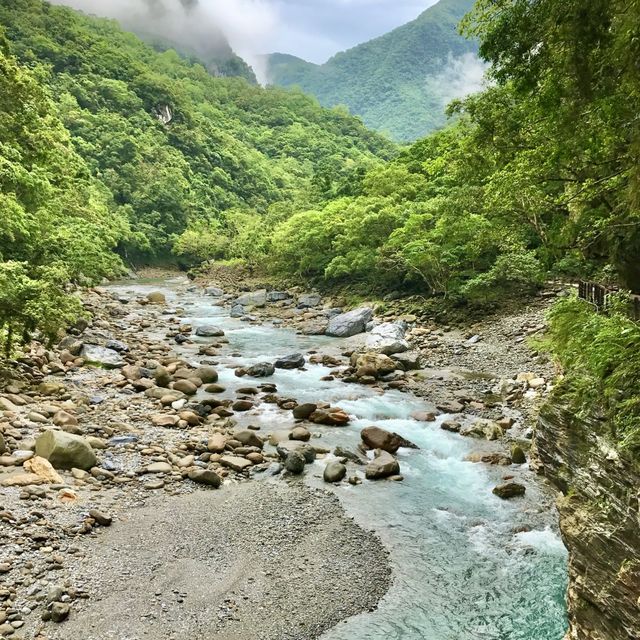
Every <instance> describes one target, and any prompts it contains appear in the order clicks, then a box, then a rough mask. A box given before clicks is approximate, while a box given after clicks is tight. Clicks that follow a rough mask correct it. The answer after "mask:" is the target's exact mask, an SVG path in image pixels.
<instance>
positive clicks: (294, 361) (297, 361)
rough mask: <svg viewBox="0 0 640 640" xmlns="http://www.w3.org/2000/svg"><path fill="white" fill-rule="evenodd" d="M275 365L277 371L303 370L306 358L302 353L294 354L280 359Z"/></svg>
mask: <svg viewBox="0 0 640 640" xmlns="http://www.w3.org/2000/svg"><path fill="white" fill-rule="evenodd" d="M274 365H275V368H276V369H302V367H304V365H305V361H304V356H303V355H302V354H301V353H293V354H291V355H289V356H284V357H282V358H278V359H277V360H276V361H275V363H274Z"/></svg>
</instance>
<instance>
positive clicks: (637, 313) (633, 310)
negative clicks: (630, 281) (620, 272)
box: [578, 280, 640, 321]
mask: <svg viewBox="0 0 640 640" xmlns="http://www.w3.org/2000/svg"><path fill="white" fill-rule="evenodd" d="M618 291H620V289H619V288H618V287H613V286H609V287H608V286H605V285H603V284H598V283H596V282H586V281H584V280H581V281H580V282H579V283H578V296H579V297H580V298H582V299H583V300H586V301H587V302H590V303H591V304H592V305H594V306H595V307H596V308H597V309H598V311H606V310H607V309H608V308H609V306H610V305H611V297H612V294H614V293H617V292H618ZM629 316H630V317H631V319H633V320H638V321H640V296H638V295H629Z"/></svg>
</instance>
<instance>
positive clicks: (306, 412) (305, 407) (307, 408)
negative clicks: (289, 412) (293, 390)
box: [293, 402, 318, 420]
mask: <svg viewBox="0 0 640 640" xmlns="http://www.w3.org/2000/svg"><path fill="white" fill-rule="evenodd" d="M317 408H318V405H317V404H313V403H311V402H305V403H304V404H299V405H298V406H297V407H294V409H293V417H294V418H295V419H296V420H306V419H307V418H308V417H309V416H310V415H311V414H312V413H313V412H314V411H315V410H316V409H317Z"/></svg>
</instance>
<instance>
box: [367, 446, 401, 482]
mask: <svg viewBox="0 0 640 640" xmlns="http://www.w3.org/2000/svg"><path fill="white" fill-rule="evenodd" d="M399 473H400V464H399V463H398V461H397V460H396V459H395V458H394V457H393V456H392V455H391V454H390V453H388V452H386V451H382V450H381V449H378V450H377V451H376V457H375V458H374V459H373V460H372V461H371V462H370V463H369V464H368V465H367V466H366V467H365V470H364V475H365V476H366V478H367V479H368V480H380V479H382V478H388V477H389V476H395V475H398V474H399Z"/></svg>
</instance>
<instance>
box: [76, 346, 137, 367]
mask: <svg viewBox="0 0 640 640" xmlns="http://www.w3.org/2000/svg"><path fill="white" fill-rule="evenodd" d="M80 356H81V357H82V358H84V359H85V361H86V362H88V363H89V364H94V365H97V366H99V367H104V368H105V369H120V368H121V367H124V365H125V364H126V362H125V361H124V360H123V359H122V357H121V356H120V354H119V353H118V352H117V351H115V350H114V349H107V348H106V347H100V346H98V345H97V344H85V345H83V347H82V350H81V351H80Z"/></svg>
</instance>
